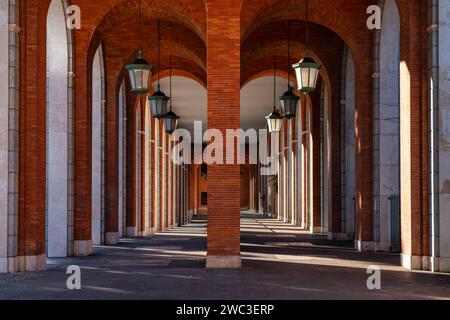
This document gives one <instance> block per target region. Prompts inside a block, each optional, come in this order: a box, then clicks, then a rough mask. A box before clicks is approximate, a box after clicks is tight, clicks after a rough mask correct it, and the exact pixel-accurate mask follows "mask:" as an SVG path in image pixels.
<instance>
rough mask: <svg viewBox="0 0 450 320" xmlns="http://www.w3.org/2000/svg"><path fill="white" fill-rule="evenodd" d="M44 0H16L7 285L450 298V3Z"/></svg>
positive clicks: (8, 131)
mask: <svg viewBox="0 0 450 320" xmlns="http://www.w3.org/2000/svg"><path fill="white" fill-rule="evenodd" d="M31 2H32V5H30V1H28V2H27V1H25V0H20V1H11V0H9V1H3V2H2V3H1V4H0V110H1V111H0V160H1V162H0V273H16V272H34V271H36V272H37V273H36V278H35V279H36V284H37V285H38V284H39V283H41V282H40V281H42V279H44V278H46V277H53V276H55V277H56V278H58V276H56V275H57V274H58V272H59V271H61V270H62V269H63V268H64V267H67V266H68V265H72V264H74V265H79V266H81V268H82V269H83V271H86V272H87V273H88V276H87V278H88V281H90V284H89V286H90V287H89V290H88V293H86V294H87V295H88V296H89V297H99V296H102V293H100V292H101V291H102V290H103V292H104V294H105V297H107V298H117V297H129V298H133V297H136V296H140V295H141V296H142V297H145V298H161V296H155V295H153V294H157V293H152V294H150V293H148V291H146V290H143V291H142V290H139V288H143V287H144V283H142V284H140V283H139V282H140V281H141V280H142V278H140V277H139V276H140V275H141V276H142V275H146V276H148V277H149V279H152V280H151V281H156V282H155V283H154V285H153V286H152V288H153V289H155V291H156V292H158V290H159V289H160V288H161V287H162V286H164V285H166V284H167V285H168V286H169V287H170V288H171V289H169V290H168V291H167V292H166V293H161V294H162V295H167V297H172V298H173V297H182V298H185V297H188V296H189V295H188V293H189V291H192V290H197V289H198V297H200V298H202V297H210V296H214V297H215V298H223V299H235V298H240V297H242V296H243V295H244V294H248V292H250V291H251V289H252V290H254V292H255V293H254V294H255V296H254V297H255V298H259V296H260V295H261V296H263V292H264V290H269V289H274V295H273V298H279V297H282V296H283V295H289V296H290V297H292V298H305V297H306V296H307V293H308V292H312V293H311V294H313V295H314V296H315V295H317V297H319V296H321V295H322V297H327V298H331V297H332V294H331V292H330V290H332V288H333V287H334V286H337V285H338V284H339V283H340V281H346V282H348V283H349V287H350V288H349V289H348V290H350V291H352V290H353V293H348V296H346V297H349V298H350V297H352V296H353V297H358V295H359V294H361V295H362V296H364V297H366V295H365V294H368V292H367V293H364V292H363V291H364V290H365V288H363V287H362V286H361V287H359V285H360V284H358V281H359V282H361V283H362V284H364V283H363V282H362V280H361V279H363V278H364V277H365V275H366V269H367V267H369V266H371V265H379V266H381V269H382V270H383V273H384V274H386V277H388V278H389V279H390V280H389V281H391V282H390V283H391V285H390V287H389V286H388V290H387V291H385V292H381V293H379V296H377V297H376V298H386V297H390V298H396V297H406V298H411V299H414V298H426V295H425V294H424V293H423V292H422V291H420V290H416V291H414V290H412V291H410V292H409V293H408V294H407V295H402V294H401V293H400V291H399V290H400V287H397V285H399V284H400V283H401V281H402V279H404V278H409V277H411V279H412V281H413V283H416V284H417V285H421V284H424V285H426V284H427V283H429V281H434V280H435V279H437V277H442V279H443V280H442V285H440V286H435V287H433V288H432V292H430V293H429V297H431V298H440V297H446V298H449V297H450V291H449V288H450V282H449V281H450V278H448V277H447V275H446V274H445V273H448V272H450V235H449V234H450V233H449V231H448V230H449V228H450V201H449V194H450V187H449V181H450V176H449V172H448V170H447V169H446V168H447V167H449V166H450V152H449V150H450V147H449V146H450V130H449V128H450V120H449V119H450V117H449V116H448V115H449V114H450V113H449V112H450V111H449V110H450V98H449V93H450V82H449V81H448V77H447V74H448V73H449V72H450V69H449V68H450V60H449V59H450V58H449V57H448V54H447V50H446V49H447V48H448V47H449V45H450V37H449V36H448V33H447V31H448V30H447V29H448V28H449V27H448V24H447V23H446V20H445V17H446V15H448V13H449V12H450V4H447V3H446V2H445V1H428V0H417V1H405V0H364V1H357V0H349V1H347V0H346V1H340V0H339V1H336V0H334V1H331V0H321V1H307V0H267V1H259V0H229V1H226V2H223V1H219V0H183V1H178V0H167V1H156V2H155V1H151V0H138V1H125V0H118V1H106V0H104V1H103V0H98V1H95V3H94V2H92V1H89V0H71V1H68V0H67V1H66V0H40V1H31ZM373 6H375V8H378V9H379V10H380V15H379V16H377V14H376V13H377V12H376V10H375V11H374V12H375V13H374V15H373V12H372V11H371V10H370V8H372V9H373V8H374V7H373ZM371 12H372V13H371ZM373 17H375V18H374V19H375V20H374V21H376V22H379V28H371V27H370V21H371V18H373ZM302 59H304V60H302ZM299 60H301V61H300V63H299ZM302 72H308V73H307V74H306V73H302ZM316 72H317V73H316ZM271 112H272V113H271ZM277 126H278V127H277ZM126 267H128V268H129V269H127V268H126ZM203 269H214V271H212V273H208V272H207V271H206V270H203ZM217 269H219V270H217ZM222 269H225V270H222ZM230 269H238V270H230ZM45 270H47V271H45ZM186 270H188V271H186ZM314 270H316V271H320V272H319V273H323V274H324V275H326V277H329V279H330V281H331V282H330V283H329V284H317V287H314V284H315V283H317V281H318V280H319V276H317V275H315V274H314ZM416 271H420V272H424V273H417V272H416ZM185 272H187V273H185ZM352 273H354V275H355V276H354V278H352ZM433 273H436V274H433ZM39 274H42V275H43V276H42V277H43V278H42V279H41V278H40V276H39ZM113 274H114V275H117V278H115V279H116V281H117V283H116V285H117V287H114V284H112V285H111V286H110V287H105V281H106V279H108V277H109V276H110V275H113ZM187 274H191V275H187ZM63 276H64V275H63V274H62V275H61V278H62V277H63ZM2 277H3V276H0V284H1V282H2V281H3V280H2V279H6V276H5V278H2ZM177 277H179V278H183V277H187V278H185V279H184V281H185V282H184V283H183V285H182V286H185V287H183V288H184V289H183V290H181V291H180V292H179V293H177V292H175V291H176V290H175V284H174V282H173V281H174V280H173V279H172V278H177ZM189 277H191V278H189ZM246 277H253V278H252V279H254V281H253V282H252V281H250V280H248V279H246ZM188 278H189V279H197V280H199V284H198V285H193V284H192V283H189V281H188V280H187V279H188ZM288 278H290V279H292V281H293V283H292V287H291V286H290V285H289V281H288ZM155 279H156V280H155ZM439 279H441V278H439ZM128 280H129V281H131V282H130V283H126V282H127V281H128ZM5 281H6V280H5ZM56 281H57V280H55V282H52V284H50V285H49V288H52V286H56ZM146 281H147V280H146ZM149 281H150V280H149ZM208 282H212V283H216V284H217V285H219V286H220V285H224V288H225V289H227V290H224V292H223V293H222V294H220V293H214V294H213V293H212V292H211V291H208V289H207V288H206V289H205V288H202V285H204V284H207V283H208ZM224 282H228V283H226V284H224ZM5 283H6V282H5ZM236 283H239V284H241V285H242V291H239V290H238V292H236V293H235V294H236V295H233V294H232V292H231V291H232V289H231V288H232V287H233V284H236ZM301 283H303V284H305V286H304V287H302V285H301ZM86 285H87V284H86ZM147 285H148V283H147ZM5 286H6V287H8V286H10V287H8V288H10V289H11V292H12V294H13V295H14V294H18V295H19V294H23V295H24V296H30V297H32V296H33V294H34V293H33V292H32V290H30V291H26V292H25V291H20V289H18V288H15V287H14V284H8V283H6V284H5ZM190 286H193V287H195V288H196V289H195V288H194V289H192V288H191V287H190ZM0 287H1V286H0ZM102 288H103V289H102ZM258 289H261V290H262V291H258ZM115 290H116V291H115ZM296 290H297V291H296ZM314 290H317V291H314ZM140 291H142V292H140ZM56 294H57V290H56V291H55V292H53V293H52V292H51V290H48V292H45V295H47V296H46V297H48V298H51V297H54V296H55V295H56ZM177 294H179V296H177ZM342 294H343V295H345V294H346V293H345V292H342ZM128 295H129V296H128ZM1 297H3V296H2V293H0V298H1ZM5 297H7V296H5ZM67 297H68V298H70V297H69V296H67ZM246 297H247V298H248V296H246Z"/></svg>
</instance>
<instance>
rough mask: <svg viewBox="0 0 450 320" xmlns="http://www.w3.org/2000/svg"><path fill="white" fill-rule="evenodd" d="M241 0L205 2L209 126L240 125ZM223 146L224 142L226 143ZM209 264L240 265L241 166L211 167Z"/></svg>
mask: <svg viewBox="0 0 450 320" xmlns="http://www.w3.org/2000/svg"><path fill="white" fill-rule="evenodd" d="M240 4H241V1H240V0H230V1H219V0H209V1H207V9H208V10H207V12H208V18H207V19H208V33H207V40H208V127H209V128H214V129H219V130H221V131H222V133H223V134H225V132H226V129H237V128H239V127H240V91H241V85H240V65H241V61H240V46H241V44H240V36H241V31H240V10H241V6H240ZM222 147H223V148H224V149H223V150H225V146H222ZM206 266H207V267H208V268H239V267H240V266H241V256H240V166H239V165H237V164H233V165H217V164H214V165H211V166H208V252H207V258H206Z"/></svg>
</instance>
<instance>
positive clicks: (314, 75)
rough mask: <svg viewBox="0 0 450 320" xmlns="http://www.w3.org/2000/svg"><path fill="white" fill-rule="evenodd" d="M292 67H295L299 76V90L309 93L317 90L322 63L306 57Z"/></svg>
mask: <svg viewBox="0 0 450 320" xmlns="http://www.w3.org/2000/svg"><path fill="white" fill-rule="evenodd" d="M292 67H293V68H294V69H295V74H296V76H297V83H298V91H300V92H303V93H306V94H308V93H311V92H313V91H314V90H316V86H317V79H318V78H319V70H320V67H321V66H320V64H317V63H315V62H314V60H313V59H311V58H308V57H306V58H304V59H302V60H301V61H300V62H299V63H297V64H294V65H293V66H292Z"/></svg>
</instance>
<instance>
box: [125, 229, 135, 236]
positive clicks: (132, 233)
mask: <svg viewBox="0 0 450 320" xmlns="http://www.w3.org/2000/svg"><path fill="white" fill-rule="evenodd" d="M126 233H127V237H136V236H137V230H136V227H127V228H126Z"/></svg>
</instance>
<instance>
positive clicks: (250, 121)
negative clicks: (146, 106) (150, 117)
mask: <svg viewBox="0 0 450 320" xmlns="http://www.w3.org/2000/svg"><path fill="white" fill-rule="evenodd" d="M154 87H155V88H156V84H154ZM161 89H162V91H163V92H164V93H165V94H166V95H169V78H163V79H161ZM286 89H287V80H285V79H283V78H280V77H277V97H278V96H280V95H282V94H283V92H285V91H286ZM172 99H173V100H172V105H173V109H174V111H175V113H176V114H177V115H178V116H180V118H181V119H180V127H181V128H185V129H188V130H189V131H191V132H193V128H194V121H202V122H203V130H206V128H207V116H208V113H207V110H208V109H207V91H206V89H205V88H203V86H201V85H200V84H199V83H198V82H196V81H194V80H191V79H188V78H185V77H173V78H172ZM277 107H279V104H278V103H277ZM272 109H273V77H261V78H258V79H256V80H253V81H251V82H249V83H248V84H247V85H245V86H244V88H242V90H241V128H242V129H244V130H247V129H249V128H255V129H262V128H266V120H265V116H266V115H268V114H270V113H271V112H272Z"/></svg>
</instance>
